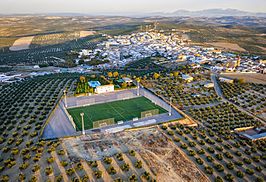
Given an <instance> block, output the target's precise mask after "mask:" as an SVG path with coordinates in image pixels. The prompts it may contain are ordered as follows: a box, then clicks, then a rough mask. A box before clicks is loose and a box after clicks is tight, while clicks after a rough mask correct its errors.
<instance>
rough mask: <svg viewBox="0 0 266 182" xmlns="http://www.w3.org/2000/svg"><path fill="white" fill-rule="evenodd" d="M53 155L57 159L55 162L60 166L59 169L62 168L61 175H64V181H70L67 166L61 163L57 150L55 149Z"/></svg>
mask: <svg viewBox="0 0 266 182" xmlns="http://www.w3.org/2000/svg"><path fill="white" fill-rule="evenodd" d="M51 155H52V157H53V158H54V159H55V162H56V164H57V166H58V169H59V170H60V173H61V175H62V177H63V180H64V181H68V177H67V174H66V170H65V168H64V167H63V166H62V165H61V163H60V160H59V159H58V155H57V153H56V152H55V151H53V152H52V153H51Z"/></svg>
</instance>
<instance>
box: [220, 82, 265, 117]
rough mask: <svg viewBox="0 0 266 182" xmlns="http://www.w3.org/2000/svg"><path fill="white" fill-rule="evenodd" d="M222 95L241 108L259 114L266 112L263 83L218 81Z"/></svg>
mask: <svg viewBox="0 0 266 182" xmlns="http://www.w3.org/2000/svg"><path fill="white" fill-rule="evenodd" d="M220 85H221V88H222V92H223V94H224V96H225V97H226V98H227V99H228V100H229V101H231V102H233V103H234V104H236V105H238V106H240V107H241V108H243V109H245V110H248V111H249V112H252V113H253V114H255V115H261V114H263V113H265V112H266V98H265V93H266V89H265V85H264V84H255V83H242V84H240V83H234V84H229V83H220Z"/></svg>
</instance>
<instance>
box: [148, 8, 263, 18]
mask: <svg viewBox="0 0 266 182" xmlns="http://www.w3.org/2000/svg"><path fill="white" fill-rule="evenodd" d="M152 14H153V15H156V16H190V17H202V16H203V17H224V16H259V17H266V13H253V12H247V11H240V10H237V9H206V10H200V11H188V10H177V11H174V12H170V13H159V12H158V13H152Z"/></svg>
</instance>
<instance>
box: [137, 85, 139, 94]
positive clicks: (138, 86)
mask: <svg viewBox="0 0 266 182" xmlns="http://www.w3.org/2000/svg"><path fill="white" fill-rule="evenodd" d="M137 87H138V89H137V95H138V96H139V81H137Z"/></svg>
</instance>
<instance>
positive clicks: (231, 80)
mask: <svg viewBox="0 0 266 182" xmlns="http://www.w3.org/2000/svg"><path fill="white" fill-rule="evenodd" d="M219 80H220V82H225V83H234V80H233V79H230V78H224V77H220V78H219Z"/></svg>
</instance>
